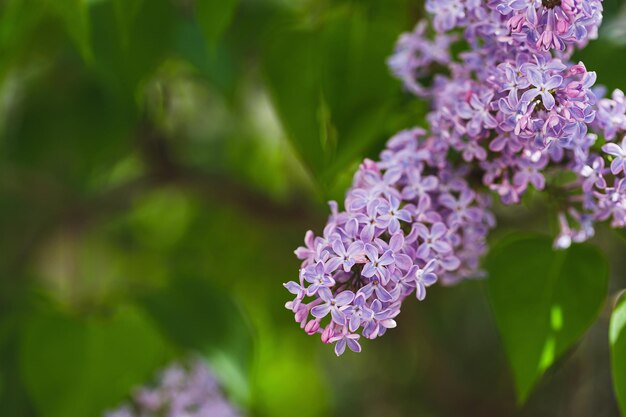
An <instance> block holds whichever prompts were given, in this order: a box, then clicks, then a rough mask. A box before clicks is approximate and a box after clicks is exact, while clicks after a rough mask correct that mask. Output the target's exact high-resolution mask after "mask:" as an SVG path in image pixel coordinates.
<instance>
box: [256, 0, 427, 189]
mask: <svg viewBox="0 0 626 417" xmlns="http://www.w3.org/2000/svg"><path fill="white" fill-rule="evenodd" d="M392 9H393V10H392V12H393V13H390V14H389V15H386V14H385V12H381V11H380V10H377V9H376V8H375V7H374V6H372V5H365V4H360V3H350V4H346V5H343V6H341V7H337V8H333V9H331V10H330V11H329V12H328V13H326V14H324V15H323V18H316V19H314V22H315V23H314V24H312V25H309V26H306V27H303V25H298V24H296V23H293V24H289V23H285V22H282V24H275V25H274V28H273V29H274V30H273V31H272V32H271V33H270V34H269V35H268V40H267V42H266V47H265V51H264V56H263V68H264V73H265V75H266V79H267V85H268V87H269V90H270V92H271V95H272V99H273V103H274V106H275V108H276V111H277V113H278V116H279V118H280V121H281V123H282V125H283V128H284V129H285V131H286V133H287V136H288V138H289V140H290V141H291V143H292V145H293V147H294V149H295V150H296V152H297V154H298V156H299V157H300V159H301V161H302V162H303V163H304V165H305V166H306V167H307V169H308V170H309V172H310V173H311V175H312V176H313V177H314V178H315V179H316V181H317V184H318V185H319V186H320V189H321V191H322V192H324V193H327V192H328V191H329V189H330V188H331V187H333V185H334V183H335V182H336V179H337V175H338V174H340V173H341V172H342V170H343V169H344V168H345V167H346V166H347V165H349V164H351V163H353V162H355V161H359V162H360V161H361V160H362V158H363V157H364V156H366V155H368V154H370V153H374V152H376V151H378V150H379V148H381V147H382V145H383V144H384V142H385V141H386V140H387V139H388V138H389V137H390V136H391V135H392V134H393V133H395V132H397V131H398V130H400V129H403V128H408V127H411V125H407V124H404V121H403V124H398V121H399V120H398V118H397V117H395V116H394V115H396V114H398V113H400V112H402V111H405V112H407V110H406V109H402V108H401V106H400V104H401V100H400V98H401V97H402V93H401V84H400V82H399V81H397V80H394V79H393V77H392V76H391V75H390V73H389V69H388V68H387V65H386V58H387V57H388V56H389V54H390V53H391V50H392V48H393V42H394V41H395V39H396V37H397V36H398V33H399V32H400V31H401V30H402V26H401V25H400V24H399V22H401V21H402V19H401V10H402V8H401V7H400V5H395V6H394V8H392ZM387 12H388V11H387ZM381 13H382V14H381ZM412 116H413V117H412V118H411V121H410V122H409V123H415V122H419V120H420V117H419V116H420V115H412Z"/></svg>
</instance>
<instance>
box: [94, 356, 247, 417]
mask: <svg viewBox="0 0 626 417" xmlns="http://www.w3.org/2000/svg"><path fill="white" fill-rule="evenodd" d="M239 416H241V413H239V412H238V411H237V410H236V408H235V407H233V405H232V404H231V403H230V402H229V401H228V400H227V399H226V397H225V396H224V394H223V393H222V391H221V389H220V386H219V383H218V381H217V379H216V378H215V376H214V375H213V373H212V372H211V370H210V369H209V368H208V367H207V366H206V365H205V364H204V362H202V360H200V359H193V360H192V361H189V363H174V364H172V365H170V366H169V367H168V368H167V369H165V370H163V371H162V372H161V373H160V375H159V378H158V381H157V384H156V385H154V386H144V387H140V388H137V389H136V390H135V391H134V393H133V394H132V398H131V400H130V401H129V402H128V403H127V404H124V405H122V406H121V407H120V408H118V409H116V410H114V411H109V412H107V413H105V415H104V417H239Z"/></svg>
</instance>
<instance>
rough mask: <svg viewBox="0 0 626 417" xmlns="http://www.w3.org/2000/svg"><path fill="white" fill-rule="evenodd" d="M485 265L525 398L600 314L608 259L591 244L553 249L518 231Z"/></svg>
mask: <svg viewBox="0 0 626 417" xmlns="http://www.w3.org/2000/svg"><path fill="white" fill-rule="evenodd" d="M486 267H487V270H488V272H489V278H488V280H487V289H488V292H489V296H490V299H491V305H492V308H493V313H494V316H495V319H496V323H497V325H498V328H499V330H500V335H501V337H502V341H503V344H504V348H505V350H506V353H507V356H508V358H509V362H510V365H511V368H512V371H513V377H514V379H515V385H516V388H517V396H518V399H519V401H520V402H524V401H525V400H526V398H527V397H528V395H529V393H530V392H531V390H532V387H533V385H534V384H535V383H536V382H537V380H538V379H539V378H540V377H541V375H542V374H543V373H544V372H545V371H546V370H547V369H548V368H549V367H550V366H551V365H552V364H553V363H554V361H555V360H556V359H557V358H558V357H559V356H561V355H562V354H563V353H564V352H565V351H566V350H567V349H568V348H570V347H571V346H572V345H573V344H574V343H575V342H576V341H577V340H578V339H579V338H580V337H581V336H582V335H583V334H584V332H585V331H586V330H587V328H588V327H589V326H590V325H591V324H592V323H593V322H594V321H595V319H596V317H597V316H598V314H599V312H600V310H601V307H602V304H603V303H604V300H605V297H606V292H607V283H608V266H607V262H606V260H605V259H604V257H603V256H602V255H601V253H599V251H598V250H597V249H595V248H594V247H593V246H590V245H586V244H585V245H574V246H572V247H571V248H570V249H568V250H554V249H553V248H552V244H551V240H550V239H549V238H547V237H543V236H529V237H520V236H516V237H512V238H510V239H507V240H505V241H503V242H501V243H500V244H498V245H496V246H495V247H493V248H492V249H491V252H490V254H489V256H488V258H487V261H486Z"/></svg>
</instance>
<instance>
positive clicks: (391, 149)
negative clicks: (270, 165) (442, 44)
mask: <svg viewBox="0 0 626 417" xmlns="http://www.w3.org/2000/svg"><path fill="white" fill-rule="evenodd" d="M424 134H425V131H423V130H421V129H413V130H409V131H404V132H400V133H399V134H398V135H396V136H395V137H394V138H392V139H391V140H390V141H389V142H388V144H387V149H386V150H385V151H384V152H383V153H382V154H381V159H380V161H379V162H374V161H370V160H366V161H365V162H364V163H363V164H362V165H361V167H360V169H359V171H358V172H357V174H356V175H355V179H354V184H353V187H352V189H351V190H350V191H349V192H348V195H347V197H346V200H345V207H346V211H342V212H339V211H338V208H337V204H336V203H334V202H333V203H331V207H332V215H331V217H330V219H329V221H328V224H327V225H326V228H325V229H324V233H323V235H322V236H317V237H316V236H314V235H313V232H311V231H309V232H307V234H306V237H305V246H303V247H300V248H298V249H297V250H296V254H297V256H298V257H299V258H300V259H302V260H303V263H302V269H301V270H300V279H299V281H298V282H294V281H291V282H288V283H287V284H285V287H286V288H287V289H288V290H289V291H290V292H291V293H292V294H294V295H295V299H294V300H292V301H289V302H288V303H287V305H286V306H287V308H289V309H291V310H292V311H293V312H294V313H295V316H296V321H297V322H299V323H300V325H301V327H302V328H304V329H305V331H306V332H307V333H308V334H310V335H313V334H316V333H320V334H321V338H322V341H323V342H324V343H334V344H335V353H336V354H337V355H341V354H342V353H343V352H344V351H345V349H346V346H347V347H348V348H349V349H351V350H353V351H355V352H359V351H360V350H361V346H360V344H359V338H360V335H362V336H364V337H366V338H368V339H374V338H376V337H378V336H381V335H383V334H384V333H385V331H386V330H387V329H388V328H392V327H395V326H396V322H395V320H394V318H395V317H396V316H397V315H398V314H399V313H400V307H401V304H402V301H403V300H404V299H405V298H406V297H408V296H409V295H410V294H412V293H415V296H416V297H417V299H418V300H423V299H424V297H425V296H426V288H427V287H429V286H430V285H432V284H434V283H435V282H436V281H437V280H438V279H440V280H442V281H444V282H452V281H456V280H458V279H461V278H464V277H468V276H472V275H475V274H476V273H477V269H478V262H479V258H480V256H481V255H482V254H483V253H484V251H485V247H486V246H485V238H486V236H487V232H488V231H489V229H490V228H491V227H492V226H493V224H494V220H493V216H492V215H491V213H490V212H489V211H488V207H489V203H490V202H489V199H488V198H487V196H486V195H484V194H479V193H476V192H474V191H472V189H471V188H470V186H469V184H468V183H467V181H466V180H465V179H464V176H466V175H467V172H466V171H465V170H463V169H460V170H459V169H456V168H453V166H452V165H450V164H448V163H446V162H445V159H442V158H441V155H438V154H439V153H440V152H441V151H440V150H438V147H437V146H436V145H437V144H436V143H435V142H434V141H428V140H422V139H424ZM440 160H441V161H442V163H439V161H440ZM453 271H454V273H453ZM359 333H360V335H359Z"/></svg>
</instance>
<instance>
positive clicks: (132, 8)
mask: <svg viewBox="0 0 626 417" xmlns="http://www.w3.org/2000/svg"><path fill="white" fill-rule="evenodd" d="M142 3H143V0H113V7H114V8H115V16H116V18H117V24H118V25H119V28H120V37H121V39H122V45H123V46H124V47H125V48H128V45H129V36H130V33H131V31H132V26H133V23H134V21H135V17H136V16H137V15H138V14H139V11H140V9H141V4H142Z"/></svg>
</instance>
